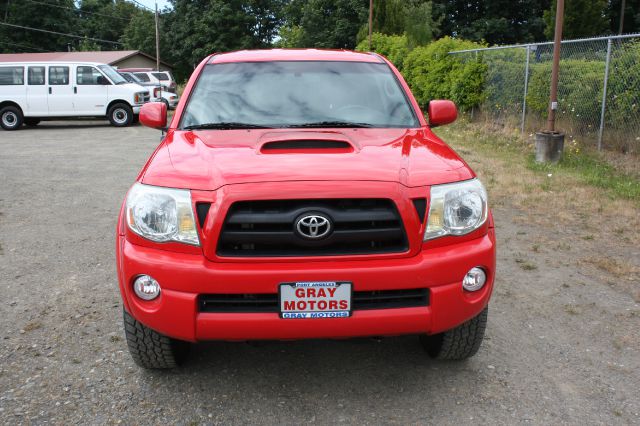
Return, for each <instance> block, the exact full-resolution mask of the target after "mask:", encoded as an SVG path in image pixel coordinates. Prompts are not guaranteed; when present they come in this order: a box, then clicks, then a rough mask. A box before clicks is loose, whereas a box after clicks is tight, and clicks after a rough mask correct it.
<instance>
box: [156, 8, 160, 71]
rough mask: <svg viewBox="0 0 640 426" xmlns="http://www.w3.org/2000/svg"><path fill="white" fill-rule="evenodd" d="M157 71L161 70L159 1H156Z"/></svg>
mask: <svg viewBox="0 0 640 426" xmlns="http://www.w3.org/2000/svg"><path fill="white" fill-rule="evenodd" d="M156 71H160V31H159V30H158V3H157V2H156Z"/></svg>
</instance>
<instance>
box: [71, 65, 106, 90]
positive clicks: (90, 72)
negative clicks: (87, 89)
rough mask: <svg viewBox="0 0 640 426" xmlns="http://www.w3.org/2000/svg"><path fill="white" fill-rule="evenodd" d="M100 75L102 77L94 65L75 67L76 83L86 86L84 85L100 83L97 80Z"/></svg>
mask: <svg viewBox="0 0 640 426" xmlns="http://www.w3.org/2000/svg"><path fill="white" fill-rule="evenodd" d="M100 77H102V78H103V79H104V76H103V75H102V74H101V73H100V71H98V70H97V69H95V68H94V67H77V68H76V83H78V85H79V86H80V85H82V86H86V85H94V86H98V85H101V83H100V82H98V80H100Z"/></svg>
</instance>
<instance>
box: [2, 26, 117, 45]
mask: <svg viewBox="0 0 640 426" xmlns="http://www.w3.org/2000/svg"><path fill="white" fill-rule="evenodd" d="M0 25H5V26H7V27H14V28H21V29H23V30H31V31H39V32H42V33H48V34H57V35H62V36H66V37H74V38H80V39H86V40H93V41H99V42H101V43H111V44H120V45H121V44H123V43H120V42H119V41H112V40H103V39H101V38H93V37H86V36H81V35H77V34H67V33H59V32H57V31H49V30H43V29H40V28H31V27H25V26H22V25H15V24H8V23H6V22H0Z"/></svg>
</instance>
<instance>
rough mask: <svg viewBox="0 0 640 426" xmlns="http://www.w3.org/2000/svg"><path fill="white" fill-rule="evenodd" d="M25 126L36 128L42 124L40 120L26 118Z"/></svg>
mask: <svg viewBox="0 0 640 426" xmlns="http://www.w3.org/2000/svg"><path fill="white" fill-rule="evenodd" d="M24 124H25V126H30V127H34V126H37V125H38V124H40V119H39V118H31V117H25V119H24Z"/></svg>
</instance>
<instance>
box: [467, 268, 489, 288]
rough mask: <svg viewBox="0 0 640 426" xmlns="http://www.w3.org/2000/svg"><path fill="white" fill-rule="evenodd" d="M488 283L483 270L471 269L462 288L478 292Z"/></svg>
mask: <svg viewBox="0 0 640 426" xmlns="http://www.w3.org/2000/svg"><path fill="white" fill-rule="evenodd" d="M486 282H487V274H486V273H485V272H484V270H483V269H482V268H478V267H475V268H471V269H470V270H469V272H467V275H465V276H464V279H463V280H462V287H463V288H464V289H465V290H467V291H478V290H480V289H481V288H482V287H484V283H486Z"/></svg>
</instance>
